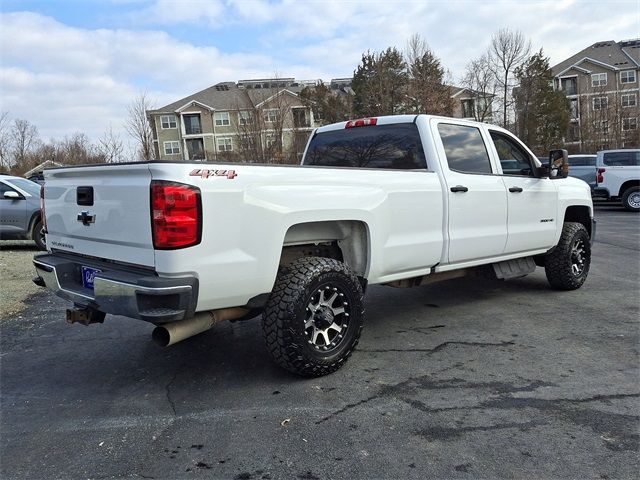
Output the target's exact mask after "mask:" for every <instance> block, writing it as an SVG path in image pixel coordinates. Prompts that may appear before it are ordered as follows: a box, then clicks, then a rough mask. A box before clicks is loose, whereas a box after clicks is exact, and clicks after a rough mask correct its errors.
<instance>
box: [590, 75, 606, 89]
mask: <svg viewBox="0 0 640 480" xmlns="http://www.w3.org/2000/svg"><path fill="white" fill-rule="evenodd" d="M606 84H607V74H606V73H592V74H591V86H592V87H604V86H605V85H606Z"/></svg>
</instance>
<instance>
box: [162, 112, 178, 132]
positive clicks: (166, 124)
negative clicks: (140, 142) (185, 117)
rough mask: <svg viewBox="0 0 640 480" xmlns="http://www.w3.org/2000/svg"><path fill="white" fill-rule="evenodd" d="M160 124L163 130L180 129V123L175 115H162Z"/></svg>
mask: <svg viewBox="0 0 640 480" xmlns="http://www.w3.org/2000/svg"><path fill="white" fill-rule="evenodd" d="M160 124H161V126H162V129H163V130H167V129H169V128H178V123H177V122H176V116H175V115H162V116H161V117H160Z"/></svg>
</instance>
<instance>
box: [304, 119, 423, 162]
mask: <svg viewBox="0 0 640 480" xmlns="http://www.w3.org/2000/svg"><path fill="white" fill-rule="evenodd" d="M304 165H320V166H327V167H365V168H387V169H399V170H416V169H426V168H427V162H426V159H425V156H424V151H423V150H422V143H421V142H420V134H419V133H418V127H417V126H416V125H415V124H413V123H395V124H391V125H375V126H367V127H355V128H345V129H343V130H332V131H329V132H322V133H318V134H316V135H315V136H314V137H313V138H312V139H311V142H310V143H309V148H308V149H307V153H306V155H305V158H304Z"/></svg>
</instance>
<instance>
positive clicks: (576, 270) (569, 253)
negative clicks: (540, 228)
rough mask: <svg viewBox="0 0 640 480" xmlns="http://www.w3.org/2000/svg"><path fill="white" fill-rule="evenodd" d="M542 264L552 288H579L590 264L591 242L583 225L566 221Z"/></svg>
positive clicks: (585, 277)
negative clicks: (558, 237)
mask: <svg viewBox="0 0 640 480" xmlns="http://www.w3.org/2000/svg"><path fill="white" fill-rule="evenodd" d="M544 264H545V265H544V271H545V273H546V274H547V280H548V281H549V284H551V286H552V287H553V288H556V289H558V290H575V289H577V288H580V287H581V286H582V284H583V283H584V282H585V280H586V279H587V275H588V274H589V266H590V265H591V242H590V239H589V233H588V232H587V229H586V228H584V225H582V224H581V223H576V222H566V223H565V224H564V225H563V227H562V234H561V235H560V241H558V245H556V246H555V247H554V249H553V250H552V251H551V252H549V253H548V254H547V255H546V258H545V262H544Z"/></svg>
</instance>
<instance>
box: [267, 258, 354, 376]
mask: <svg viewBox="0 0 640 480" xmlns="http://www.w3.org/2000/svg"><path fill="white" fill-rule="evenodd" d="M363 297H364V294H363V292H362V286H361V285H360V282H359V281H358V278H357V277H356V276H355V275H354V274H353V272H352V271H351V270H350V269H349V268H348V267H347V266H346V265H345V264H344V263H342V262H339V261H337V260H334V259H331V258H321V257H303V258H300V259H298V260H296V261H294V262H293V263H291V264H290V265H288V266H286V267H284V268H282V269H281V271H280V273H279V275H278V278H277V279H276V283H275V286H274V288H273V291H272V292H271V296H270V297H269V300H268V302H267V305H266V307H265V310H264V312H263V323H262V328H263V331H264V336H265V340H266V343H267V349H268V350H269V353H270V354H271V356H272V357H273V360H274V361H275V362H276V363H277V364H278V365H280V366H281V367H282V368H284V369H285V370H288V371H290V372H293V373H296V374H298V375H303V376H308V377H319V376H322V375H327V374H329V373H333V372H335V371H336V370H338V369H339V368H340V367H342V365H344V363H345V362H346V361H347V359H348V358H349V356H351V353H352V352H353V350H354V349H355V347H356V345H357V344H358V340H359V339H360V333H361V331H362V325H363V320H364V298H363Z"/></svg>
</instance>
